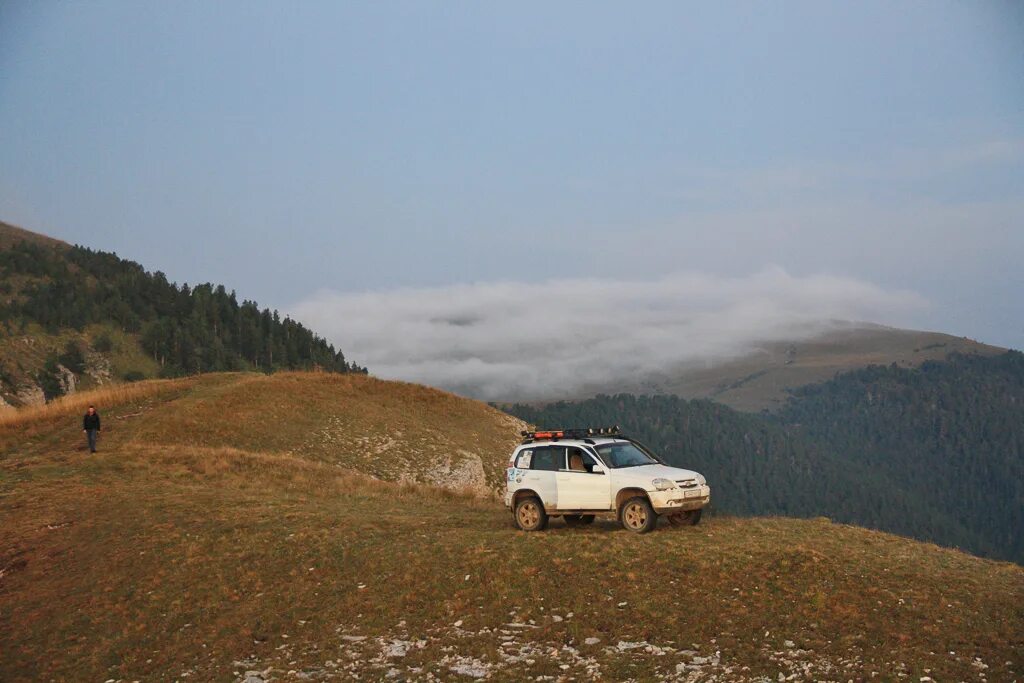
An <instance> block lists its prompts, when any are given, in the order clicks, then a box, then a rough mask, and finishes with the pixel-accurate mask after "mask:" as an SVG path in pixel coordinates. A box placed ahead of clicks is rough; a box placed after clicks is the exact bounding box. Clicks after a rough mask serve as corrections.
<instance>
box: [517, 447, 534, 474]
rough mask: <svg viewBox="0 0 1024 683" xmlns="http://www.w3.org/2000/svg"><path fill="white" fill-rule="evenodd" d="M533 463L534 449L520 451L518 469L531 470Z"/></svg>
mask: <svg viewBox="0 0 1024 683" xmlns="http://www.w3.org/2000/svg"><path fill="white" fill-rule="evenodd" d="M532 461H533V449H532V448H527V449H526V450H522V451H519V458H518V459H517V460H516V467H518V468H519V469H521V470H528V469H530V463H531V462H532Z"/></svg>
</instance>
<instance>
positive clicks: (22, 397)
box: [14, 382, 46, 406]
mask: <svg viewBox="0 0 1024 683" xmlns="http://www.w3.org/2000/svg"><path fill="white" fill-rule="evenodd" d="M14 399H15V400H16V401H17V402H18V405H20V406H41V405H43V404H44V403H46V395H45V394H44V393H43V388H42V387H40V386H39V385H38V384H32V383H30V382H25V383H24V384H19V385H18V387H17V389H16V390H15V392H14Z"/></svg>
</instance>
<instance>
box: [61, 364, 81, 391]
mask: <svg viewBox="0 0 1024 683" xmlns="http://www.w3.org/2000/svg"><path fill="white" fill-rule="evenodd" d="M57 382H58V383H59V384H60V393H61V396H67V395H68V394H73V393H75V390H76V389H78V377H76V376H75V373H73V372H71V370H69V369H68V368H66V367H64V366H63V365H61V364H60V363H57Z"/></svg>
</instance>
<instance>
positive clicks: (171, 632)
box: [0, 374, 1024, 682]
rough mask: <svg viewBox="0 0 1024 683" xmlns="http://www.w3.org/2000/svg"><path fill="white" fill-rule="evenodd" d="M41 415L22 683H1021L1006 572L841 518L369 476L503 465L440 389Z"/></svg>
mask: <svg viewBox="0 0 1024 683" xmlns="http://www.w3.org/2000/svg"><path fill="white" fill-rule="evenodd" d="M133 386H136V385H133ZM161 387H165V388H167V391H166V392H161V391H160V388H161ZM126 388H133V387H126ZM144 388H145V385H141V386H139V387H138V389H137V390H140V389H144ZM148 391H152V393H147V392H148ZM90 400H92V401H95V402H96V403H97V404H99V405H100V406H101V407H102V408H103V409H104V410H103V415H104V418H105V421H104V426H105V428H106V427H107V426H108V424H109V434H108V435H107V441H105V442H103V443H102V444H101V448H100V453H99V454H98V455H96V456H92V455H88V456H86V455H85V454H84V453H83V452H81V451H75V450H73V446H72V444H79V442H80V441H81V433H80V432H81V429H80V423H79V414H78V413H79V411H81V410H82V409H83V408H84V405H86V404H87V403H88V402H89V401H90ZM29 417H30V416H29V415H26V416H25V417H24V418H23V419H22V420H21V421H18V422H15V423H11V424H8V425H6V426H4V427H3V428H2V429H0V680H3V681H12V682H13V681H36V680H59V681H64V680H66V681H78V680H110V679H113V680H146V681H158V680H191V681H220V680H236V681H237V680H243V679H244V675H245V674H244V672H245V671H246V670H247V669H252V670H256V671H267V672H268V674H267V677H268V678H272V679H273V680H281V681H286V680H309V679H313V680H338V681H342V680H354V679H359V680H381V679H384V678H385V677H387V676H388V675H391V674H394V672H393V671H392V669H395V670H396V671H397V672H398V674H397V677H398V678H399V679H405V680H426V679H428V676H429V677H432V679H433V680H465V677H464V676H462V675H461V674H459V673H458V672H457V671H456V668H457V667H469V666H481V667H484V666H485V667H486V669H485V670H486V671H487V672H488V674H487V675H489V677H490V678H489V680H492V681H520V680H526V679H536V678H537V677H540V676H545V677H548V678H547V680H558V679H559V678H562V679H563V680H567V679H568V678H569V677H573V678H575V680H593V679H595V678H596V677H597V676H598V675H599V676H600V678H601V679H602V680H637V681H642V680H687V679H688V677H689V680H696V678H694V675H697V674H699V676H698V677H699V679H700V680H714V679H715V677H717V679H718V680H744V679H746V680H752V679H756V678H757V677H760V676H767V677H768V678H769V679H770V680H776V679H777V678H778V675H779V674H784V676H792V675H796V676H797V677H798V679H807V678H818V679H827V680H851V679H852V680H867V679H870V678H872V672H876V673H878V672H880V674H881V675H880V676H876V678H878V679H879V680H896V679H897V676H898V675H899V677H900V678H902V677H904V676H905V677H906V678H907V680H917V679H918V678H920V677H922V676H925V675H929V676H931V677H932V678H934V679H935V680H968V679H970V680H976V671H977V670H978V667H977V664H976V662H980V663H983V664H984V665H985V666H986V667H989V668H987V669H985V672H986V673H987V676H988V680H993V681H994V680H1014V679H1015V678H1019V676H1018V674H1017V672H1018V671H1019V664H1020V663H1019V661H1018V660H1019V656H1018V655H1019V653H1020V652H1021V651H1024V641H1022V637H1021V634H1022V633H1024V611H1022V610H1021V608H1020V605H1021V604H1024V570H1022V569H1021V568H1020V567H1017V566H1014V565H1010V564H1008V563H995V562H989V561H985V560H981V559H978V558H974V557H971V556H969V555H965V554H963V553H959V552H956V551H952V550H946V549H940V548H936V547H934V546H928V545H925V544H920V543H915V542H912V541H908V540H906V539H902V538H897V537H894V536H889V535H886V534H881V533H877V532H870V531H865V530H863V529H856V528H852V527H845V526H840V525H834V524H831V523H829V522H828V521H827V520H816V521H809V520H789V519H757V520H737V519H722V518H715V517H712V518H710V519H707V520H706V523H702V524H701V525H700V526H699V527H687V528H685V529H667V528H663V529H661V530H658V531H656V532H655V533H652V534H648V535H646V536H635V535H632V534H628V533H626V532H624V531H622V530H621V529H620V528H618V527H616V526H615V525H614V524H612V523H610V522H604V521H598V522H597V523H595V524H593V525H591V526H590V527H588V528H585V529H570V528H568V527H566V526H565V525H564V524H562V523H561V522H556V523H555V524H552V526H551V528H550V529H549V530H548V531H547V532H545V533H538V534H525V533H521V532H518V531H516V530H514V529H513V528H512V525H511V523H510V522H511V519H510V515H509V514H508V513H507V511H505V510H504V509H503V508H502V507H501V506H500V505H498V504H495V503H494V502H493V501H489V500H486V499H480V498H476V497H473V496H471V495H466V494H464V493H458V492H452V491H444V490H438V489H436V488H432V487H429V486H424V485H422V484H413V483H409V482H399V481H394V482H386V481H380V480H379V479H378V478H374V477H373V476H370V475H371V474H375V473H374V472H373V471H372V470H373V468H375V467H384V465H386V464H387V463H388V462H393V461H397V460H401V459H403V458H418V459H420V460H422V454H423V452H424V451H423V444H425V443H434V444H438V443H440V444H441V445H442V446H443V447H444V448H445V449H449V450H451V449H458V448H463V447H465V446H466V444H468V443H470V442H471V441H472V440H474V439H480V440H482V441H483V442H485V443H486V444H488V446H487V449H489V450H493V451H494V452H495V453H494V455H495V457H501V458H503V457H504V456H505V455H506V454H507V452H508V451H507V450H506V448H505V445H503V442H504V440H507V439H509V438H513V437H514V428H515V423H514V422H513V421H509V420H507V419H505V418H503V417H502V416H501V415H500V414H497V413H495V412H494V411H492V410H491V409H490V408H488V407H487V406H484V405H482V404H479V403H475V402H472V401H466V400H464V399H460V398H458V397H454V396H451V395H448V394H443V393H442V392H437V391H434V390H430V389H426V388H423V387H416V386H415V385H405V384H395V383H388V382H382V381H379V380H374V379H372V378H358V377H335V376H324V375H317V374H287V375H280V376H272V377H264V376H261V375H254V374H252V375H213V376H203V377H198V378H192V379H188V380H181V381H178V382H160V383H153V388H151V389H146V390H145V391H143V393H141V394H135V393H133V394H116V393H111V394H106V395H104V397H103V398H102V399H100V398H97V394H91V395H83V396H81V397H78V401H77V402H71V401H68V402H63V404H62V405H55V406H54V407H52V408H49V409H48V410H41V411H38V412H36V413H34V417H32V418H31V419H29ZM104 431H105V432H107V429H105V430H104ZM510 432H512V433H511V434H510ZM368 436H373V437H375V438H371V439H369V440H367V439H366V437H368ZM376 437H380V439H381V440H377V439H376ZM387 438H391V439H392V441H387V440H386V439H387ZM351 444H355V447H352V446H351ZM384 446H386V447H384ZM434 455H438V454H437V453H434ZM385 469H386V468H385ZM510 622H514V624H512V623H510ZM510 639H511V640H510ZM513 641H514V642H513ZM410 643H414V645H409V644H410ZM637 643H644V644H646V643H650V644H651V647H652V648H655V647H656V648H657V650H654V649H651V650H648V649H646V648H645V647H644V646H642V645H639V646H637V647H635V648H634V645H636V644H637ZM622 644H625V645H626V647H620V646H621V645H622ZM670 648H671V649H670ZM397 651H402V654H395V652H397ZM953 653H955V654H953ZM975 658H977V660H976V659H975ZM698 660H700V663H699V664H698ZM719 660H720V661H719ZM790 660H791V661H790ZM695 666H696V667H703V669H701V670H700V671H698V670H696V669H692V668H687V667H695ZM566 667H567V668H566ZM807 667H809V668H807Z"/></svg>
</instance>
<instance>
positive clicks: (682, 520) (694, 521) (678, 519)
mask: <svg viewBox="0 0 1024 683" xmlns="http://www.w3.org/2000/svg"><path fill="white" fill-rule="evenodd" d="M702 512H704V510H703V509H701V510H688V511H686V512H676V513H674V514H671V515H665V518H666V519H668V523H669V524H671V525H672V526H697V525H698V524H700V516H701V513H702Z"/></svg>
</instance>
